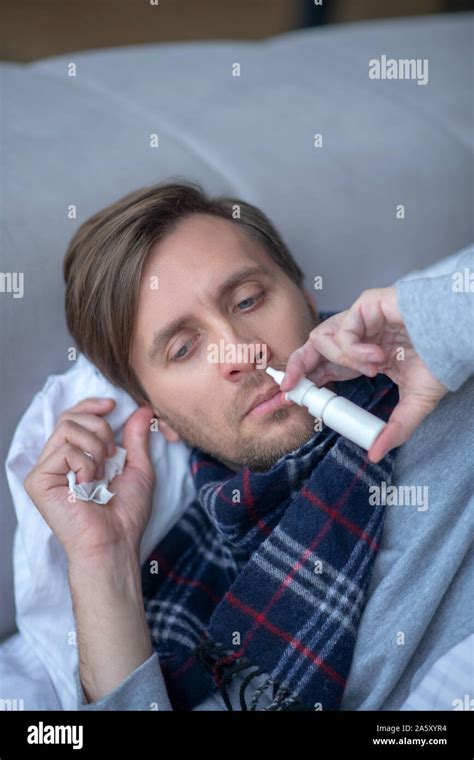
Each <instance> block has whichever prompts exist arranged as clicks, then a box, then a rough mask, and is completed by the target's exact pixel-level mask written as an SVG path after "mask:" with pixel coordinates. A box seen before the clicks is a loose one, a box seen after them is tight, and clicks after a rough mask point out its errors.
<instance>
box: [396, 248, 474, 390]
mask: <svg viewBox="0 0 474 760" xmlns="http://www.w3.org/2000/svg"><path fill="white" fill-rule="evenodd" d="M451 259H453V257H451ZM451 259H450V260H451ZM396 288H397V293H398V303H399V307H400V311H401V314H402V317H403V320H404V322H405V325H406V328H407V330H408V334H409V336H410V339H411V341H412V343H413V345H414V347H415V349H416V351H417V353H418V354H419V356H421V358H422V359H423V361H424V362H425V364H426V365H427V367H428V368H429V369H430V371H431V372H432V373H433V375H435V377H437V378H438V380H440V381H441V382H442V383H443V384H444V385H446V387H447V388H449V390H451V391H455V390H457V389H458V388H459V387H460V386H461V385H462V384H463V383H464V382H465V380H467V378H468V377H469V376H470V375H472V374H473V373H474V247H471V248H469V249H466V250H465V251H463V252H462V254H461V255H460V257H456V259H455V263H454V265H453V266H452V267H451V271H449V272H448V273H446V272H444V273H442V274H439V275H434V276H429V272H428V273H420V275H419V276H414V277H412V278H410V279H403V280H399V281H398V282H397V283H396Z"/></svg>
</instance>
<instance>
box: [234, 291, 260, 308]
mask: <svg viewBox="0 0 474 760" xmlns="http://www.w3.org/2000/svg"><path fill="white" fill-rule="evenodd" d="M262 296H263V293H259V294H258V295H256V296H250V298H245V299H244V300H243V301H241V302H240V303H238V304H237V309H238V310H239V311H248V309H249V308H251V307H252V306H253V305H254V304H255V302H256V301H258V300H259V299H260V298H261V297H262ZM242 305H243V308H241V307H242Z"/></svg>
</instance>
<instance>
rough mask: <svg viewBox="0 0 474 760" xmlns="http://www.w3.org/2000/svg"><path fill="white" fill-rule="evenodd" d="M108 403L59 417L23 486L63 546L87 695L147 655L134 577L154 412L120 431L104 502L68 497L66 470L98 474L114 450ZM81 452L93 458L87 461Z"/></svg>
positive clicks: (150, 483) (99, 693)
mask: <svg viewBox="0 0 474 760" xmlns="http://www.w3.org/2000/svg"><path fill="white" fill-rule="evenodd" d="M114 403H115V402H114V401H113V399H92V398H90V399H86V400H85V401H81V403H80V404H77V405H76V406H74V407H73V408H72V409H69V410H68V411H67V412H64V414H63V415H61V418H60V421H59V424H58V426H57V427H56V430H55V431H54V433H53V434H52V436H51V437H50V438H49V440H48V441H47V443H46V445H45V447H44V449H43V451H42V452H41V455H40V457H39V460H38V462H37V464H36V467H35V468H34V470H32V472H31V473H30V474H29V475H28V477H27V478H26V480H25V488H26V491H27V493H28V495H29V496H30V497H31V499H32V500H33V502H34V503H35V505H36V506H37V508H38V509H39V511H40V513H41V514H42V516H43V517H44V519H45V520H46V522H47V523H48V525H49V527H50V528H51V530H52V531H53V533H55V535H56V536H57V538H58V539H59V541H60V542H61V544H62V545H63V547H64V550H65V552H66V555H67V557H68V579H69V585H70V587H71V595H72V602H73V609H74V616H75V619H76V630H77V643H78V649H79V670H80V677H81V682H82V686H83V690H84V693H85V695H86V698H87V699H88V700H89V701H94V702H95V701H97V700H98V699H100V698H101V697H103V696H104V695H106V694H109V693H110V692H111V691H113V690H114V689H115V688H117V686H118V685H119V684H120V683H122V681H123V680H124V679H125V678H126V677H127V676H128V675H129V674H130V673H132V672H133V671H134V670H135V669H136V668H137V667H138V666H139V665H141V664H142V663H143V662H144V661H145V660H146V659H148V658H149V657H150V655H151V654H152V651H153V650H152V646H151V642H150V637H149V632H148V626H147V621H146V618H145V612H144V606H143V596H142V589H141V579H140V560H139V548H140V540H141V537H142V534H143V531H144V530H145V527H146V524H147V522H148V518H149V516H150V511H151V503H152V494H153V487H154V482H155V475H154V471H153V467H152V464H151V461H150V456H149V431H150V419H151V418H152V416H153V411H152V410H151V409H150V408H149V407H141V408H140V409H137V411H136V412H134V414H132V415H131V416H130V417H129V419H128V420H127V423H126V425H125V428H124V432H123V441H122V445H123V447H124V448H125V449H126V450H127V461H126V464H125V468H124V471H123V473H122V474H121V475H117V477H116V478H114V479H113V481H112V482H111V484H110V488H111V490H112V491H114V492H115V496H114V497H113V499H112V500H111V502H110V503H109V504H107V505H102V504H95V503H94V502H92V501H88V502H84V501H80V500H79V499H78V500H72V501H70V500H69V496H70V494H69V487H68V485H67V481H66V473H67V472H68V471H69V470H74V472H76V473H77V481H78V482H81V483H82V482H87V481H90V480H98V479H100V478H101V477H102V476H103V475H104V460H105V457H106V456H112V454H113V453H114V450H115V443H114V437H113V433H112V429H111V428H110V425H108V424H107V422H106V421H105V420H104V419H103V416H104V415H105V414H108V413H109V412H110V411H112V409H113V407H114ZM84 451H87V452H89V453H90V454H92V456H93V457H94V460H91V459H90V457H88V456H87V455H86V454H84Z"/></svg>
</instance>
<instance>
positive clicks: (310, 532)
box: [142, 375, 398, 710]
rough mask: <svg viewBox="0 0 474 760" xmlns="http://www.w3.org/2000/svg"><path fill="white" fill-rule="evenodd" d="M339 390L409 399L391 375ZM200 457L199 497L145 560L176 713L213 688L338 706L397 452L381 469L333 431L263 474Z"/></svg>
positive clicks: (382, 406)
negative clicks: (384, 489)
mask: <svg viewBox="0 0 474 760" xmlns="http://www.w3.org/2000/svg"><path fill="white" fill-rule="evenodd" d="M335 385H336V388H337V393H339V394H341V395H344V396H346V397H347V398H350V399H351V400H352V401H354V402H355V403H356V404H359V405H361V406H363V407H364V408H366V409H369V410H370V411H372V412H374V413H375V414H377V415H378V416H380V417H382V418H383V419H387V418H388V417H389V415H390V413H391V411H392V409H393V407H394V406H395V404H396V403H397V401H398V391H397V387H396V386H395V385H394V384H393V383H392V381H391V380H389V378H388V377H386V376H385V375H377V377H376V378H374V379H373V380H369V379H368V378H365V377H359V378H357V379H356V380H350V381H346V382H340V383H336V384H335ZM190 463H191V472H192V476H193V479H194V482H195V486H196V493H197V495H196V498H195V499H194V500H193V501H192V503H191V504H190V506H189V508H188V509H187V511H186V512H185V513H184V514H183V515H182V517H181V518H180V519H179V520H178V522H177V523H176V524H175V525H174V527H173V528H172V529H171V530H170V532H169V533H168V534H167V535H166V536H165V538H164V539H163V540H161V541H160V542H159V544H158V545H157V546H156V548H155V549H154V551H153V552H152V554H151V555H150V556H149V557H148V559H147V560H146V561H145V562H144V564H143V565H142V588H143V594H144V601H145V612H146V617H147V621H148V626H149V630H150V635H151V639H152V643H153V647H154V649H155V651H157V652H158V655H159V658H160V664H161V668H162V671H163V676H164V679H165V683H166V686H167V689H168V694H169V696H170V700H171V703H172V705H173V707H174V709H177V710H180V709H181V710H192V709H193V708H194V707H195V706H196V705H198V704H199V703H200V702H202V701H203V700H204V699H205V698H206V697H208V696H209V695H210V694H211V693H213V692H215V691H216V690H218V691H219V692H220V693H221V695H222V697H223V699H224V701H225V704H226V706H227V709H229V710H233V709H241V710H255V709H257V708H258V706H259V705H258V703H259V699H260V697H261V695H262V694H263V693H266V694H267V696H269V697H270V700H271V704H270V705H269V706H267V707H266V708H265V709H268V710H295V709H296V710H319V709H324V710H337V709H339V707H340V703H341V699H342V695H343V692H344V687H345V684H346V679H347V676H348V673H349V669H350V665H351V660H352V654H353V649H354V645H355V640H356V636H357V627H358V623H359V620H360V616H361V613H362V610H363V606H364V601H365V597H366V592H367V587H368V584H369V580H370V576H371V571H372V567H373V563H374V559H375V556H376V553H377V550H378V544H379V541H380V538H381V534H382V529H383V521H384V507H377V506H376V507H374V506H370V505H369V493H370V492H369V488H370V487H371V486H374V485H380V482H381V481H385V482H386V483H387V484H388V483H390V482H391V473H392V466H393V452H392V453H391V454H389V455H388V456H387V457H386V458H385V459H384V460H383V461H382V462H381V463H379V464H378V465H374V464H372V463H370V462H369V460H368V458H367V455H366V452H365V451H363V450H362V449H361V448H359V447H358V446H356V445H355V444H353V443H351V442H349V441H347V440H346V439H344V438H342V437H341V436H339V435H338V434H337V433H335V432H333V431H332V430H329V429H328V428H325V427H323V430H322V431H320V432H317V433H316V434H315V435H313V436H312V437H311V438H310V439H309V440H308V441H307V442H306V443H304V444H303V445H302V446H301V447H300V448H298V449H297V450H295V451H293V452H291V453H288V454H286V455H285V456H283V457H282V458H280V459H279V460H278V461H277V462H276V463H275V464H274V465H273V466H272V467H271V468H270V469H268V470H266V471H265V472H254V471H251V470H250V469H249V468H248V467H243V469H242V470H241V471H239V472H238V473H235V472H233V471H232V470H230V469H229V468H228V467H226V466H225V465H223V464H222V463H221V462H219V461H218V460H217V459H215V458H214V457H212V456H210V455H208V454H205V453H204V452H203V451H201V450H200V449H197V448H194V449H192V451H191V454H190ZM237 673H239V674H240V677H241V679H242V681H241V688H240V696H239V700H240V705H235V706H234V705H233V704H232V702H231V700H230V697H229V693H228V686H229V685H230V682H231V680H232V679H233V678H234V676H235V675H236V674H237ZM257 676H259V677H260V683H259V685H258V687H257V688H254V690H253V694H252V696H251V697H250V698H249V699H247V698H246V694H247V692H249V689H250V687H251V685H252V682H253V684H255V683H257V681H255V680H254V679H255V678H256V677H257Z"/></svg>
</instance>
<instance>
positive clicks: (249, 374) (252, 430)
mask: <svg viewBox="0 0 474 760" xmlns="http://www.w3.org/2000/svg"><path fill="white" fill-rule="evenodd" d="M250 268H252V270H254V271H252V272H250V271H249V272H247V273H246V274H245V275H243V276H242V277H241V278H240V277H239V278H237V279H235V278H236V277H237V275H239V273H241V272H242V270H244V269H250ZM231 277H234V281H233V283H229V282H228V280H229V278H231ZM225 284H227V285H228V287H226V288H224V285H225ZM176 320H180V324H179V325H175V326H174V327H173V328H172V329H171V331H168V332H167V333H166V334H165V331H166V330H167V327H169V326H170V325H171V323H172V322H175V321H176ZM316 323H317V317H316V315H315V312H314V307H313V313H312V311H311V308H310V306H309V296H306V295H305V294H304V293H303V292H302V291H301V290H300V289H299V288H298V287H297V286H296V285H295V284H294V282H293V281H292V280H290V278H289V277H288V276H287V275H286V274H285V273H284V272H283V270H282V269H281V268H280V267H278V265H277V264H275V263H274V262H273V260H272V259H271V258H270V256H269V255H268V253H267V252H266V251H265V249H264V248H263V247H262V246H261V245H260V244H259V243H258V242H257V241H254V240H253V239H252V238H250V237H249V236H248V235H247V234H246V233H245V231H244V230H243V229H241V228H239V223H238V222H231V221H227V220H225V219H220V218H217V217H213V216H211V215H207V214H193V215H192V216H189V217H186V218H185V219H184V220H183V221H181V222H180V224H179V225H178V226H177V228H176V230H174V231H173V232H171V233H170V234H169V235H167V236H166V237H165V238H164V239H163V240H161V241H160V242H159V243H157V244H156V245H155V246H154V247H153V249H152V250H151V252H150V255H149V257H148V259H147V262H146V265H145V267H144V271H143V275H142V280H141V283H140V292H139V302H138V312H137V321H136V330H135V335H134V342H133V356H132V365H133V369H134V370H135V372H136V374H137V376H138V378H139V380H140V382H141V384H142V386H143V388H144V389H145V391H146V393H147V394H148V397H149V399H150V401H151V404H152V406H153V408H154V411H155V414H156V416H157V418H158V419H159V421H160V423H159V425H160V429H161V430H162V431H163V433H164V434H165V435H166V437H167V438H168V439H169V440H173V436H174V439H177V438H178V437H179V438H181V439H182V440H183V441H184V442H185V443H186V444H187V445H188V446H197V447H199V448H200V449H202V450H203V451H205V452H207V453H209V454H211V455H213V456H215V457H216V458H217V459H219V460H220V461H222V462H224V463H225V464H227V465H228V466H229V467H231V468H232V469H234V470H239V469H241V468H242V467H243V466H244V465H247V466H248V467H250V469H253V470H256V471H263V470H265V469H268V468H269V467H270V466H271V465H272V464H273V463H274V462H276V461H277V460H278V459H279V458H280V457H281V456H283V455H284V454H286V453H288V452H290V451H293V450H294V449H296V448H298V447H299V446H301V445H302V444H303V443H304V442H305V441H307V440H308V439H309V438H310V437H311V435H313V433H314V430H313V425H314V420H313V418H312V417H311V416H310V415H309V413H308V412H307V410H306V409H305V408H304V407H299V406H297V405H296V404H293V403H291V402H287V401H286V402H285V400H284V399H283V394H281V393H280V392H279V389H278V385H277V384H276V383H275V382H274V380H273V379H272V378H271V377H270V376H269V375H268V374H267V373H266V372H265V369H264V367H262V368H259V366H258V365H260V364H262V360H261V358H262V356H263V357H264V358H265V359H266V365H270V366H272V367H274V368H275V369H283V370H284V369H285V367H286V362H287V359H288V358H289V356H290V354H291V353H292V351H294V350H295V349H296V348H298V347H299V346H301V345H302V344H303V343H304V342H305V341H306V340H307V338H308V334H309V332H310V331H311V330H312V328H313V327H314V326H315V325H316ZM262 347H263V348H262ZM223 349H224V350H223ZM252 349H255V350H254V352H253V354H254V355H252ZM262 350H263V354H260V353H259V352H261V351H262ZM216 351H217V353H216ZM265 352H266V355H265ZM216 357H217V359H218V360H217V361H216ZM270 392H271V393H278V397H277V398H276V399H275V400H274V401H273V402H271V404H270V403H269V404H267V405H266V406H261V407H259V408H255V410H254V411H253V412H251V413H249V409H250V407H251V406H254V405H255V401H256V399H257V397H258V396H261V395H262V394H265V393H270Z"/></svg>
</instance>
